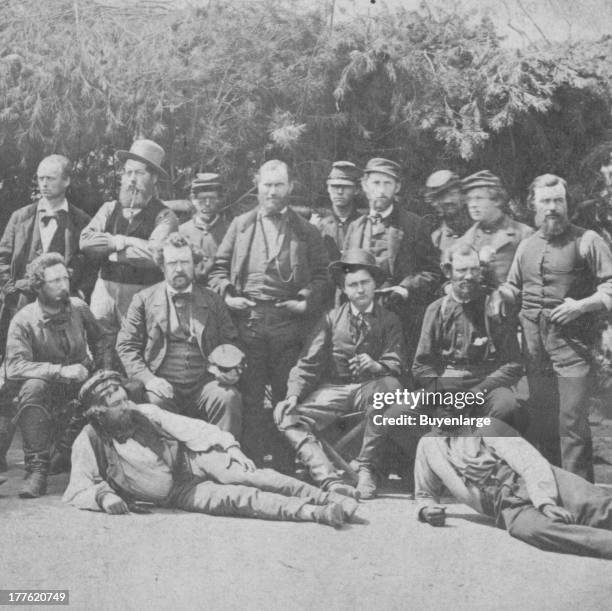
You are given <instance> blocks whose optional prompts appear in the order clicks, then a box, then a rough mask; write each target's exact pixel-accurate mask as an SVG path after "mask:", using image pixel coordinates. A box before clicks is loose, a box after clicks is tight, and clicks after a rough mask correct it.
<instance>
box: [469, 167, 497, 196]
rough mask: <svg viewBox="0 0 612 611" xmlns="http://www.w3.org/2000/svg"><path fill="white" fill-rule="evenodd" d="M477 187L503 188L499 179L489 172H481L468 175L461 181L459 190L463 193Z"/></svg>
mask: <svg viewBox="0 0 612 611" xmlns="http://www.w3.org/2000/svg"><path fill="white" fill-rule="evenodd" d="M479 187H493V188H501V189H503V188H504V186H503V184H502V181H501V179H500V178H499V177H498V176H495V174H493V173H492V172H489V170H481V171H480V172H476V174H470V175H469V176H466V177H465V178H464V179H463V180H462V181H461V188H462V189H463V191H464V192H465V191H470V190H472V189H478V188H479Z"/></svg>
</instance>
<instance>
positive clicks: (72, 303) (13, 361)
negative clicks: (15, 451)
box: [2, 253, 105, 498]
mask: <svg viewBox="0 0 612 611" xmlns="http://www.w3.org/2000/svg"><path fill="white" fill-rule="evenodd" d="M27 278H28V281H29V283H30V286H31V288H32V290H34V292H35V293H36V295H37V298H36V301H35V302H33V303H30V304H28V305H26V306H24V307H23V308H22V309H21V310H19V312H17V314H16V315H15V317H14V318H13V320H12V321H11V325H10V327H9V332H8V340H7V353H6V376H7V382H6V386H5V387H4V388H3V389H2V402H3V403H4V402H9V403H10V402H11V401H12V400H13V398H14V397H17V401H18V412H17V416H16V418H15V419H16V420H17V422H18V424H19V426H20V428H21V433H22V436H23V451H24V456H25V465H26V470H27V471H28V473H29V476H28V477H27V479H26V481H25V484H24V486H23V488H22V490H21V492H20V496H21V497H22V498H36V497H39V496H41V495H44V494H45V493H46V488H47V472H48V470H49V458H50V457H49V452H50V450H51V446H52V442H53V441H54V439H53V437H54V435H53V432H54V428H55V427H56V424H57V420H58V418H59V417H60V415H61V412H62V411H64V410H66V409H67V407H69V406H70V404H71V402H72V401H73V400H74V399H75V398H76V397H77V395H78V390H79V387H80V385H81V384H82V383H83V382H84V381H85V380H86V379H87V378H88V377H89V374H90V372H91V371H93V370H94V369H95V368H96V367H95V366H94V365H96V366H99V365H100V364H101V363H102V361H103V360H104V356H105V355H104V354H103V342H102V341H101V340H102V332H101V329H100V327H99V325H98V323H97V322H96V320H95V318H94V317H93V315H92V313H91V312H90V310H89V308H88V307H87V304H86V303H85V302H84V301H82V300H81V299H79V298H78V297H70V279H69V275H68V269H67V268H66V264H65V263H64V258H63V257H62V256H61V255H60V254H58V253H46V254H43V255H40V256H39V257H37V258H36V259H34V261H32V263H30V265H29V266H28V268H27ZM90 354H91V355H93V361H92V359H91V357H90Z"/></svg>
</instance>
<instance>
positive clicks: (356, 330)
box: [350, 312, 370, 344]
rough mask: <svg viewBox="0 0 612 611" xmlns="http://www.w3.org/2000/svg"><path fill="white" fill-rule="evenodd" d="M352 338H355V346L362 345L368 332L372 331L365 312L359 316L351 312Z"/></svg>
mask: <svg viewBox="0 0 612 611" xmlns="http://www.w3.org/2000/svg"><path fill="white" fill-rule="evenodd" d="M350 322H351V337H352V338H353V340H354V342H355V344H360V343H361V342H363V340H364V339H365V337H366V335H367V333H368V331H369V330H370V325H369V323H368V321H367V318H366V314H364V313H363V312H359V313H358V314H357V315H355V314H353V313H352V312H351V318H350Z"/></svg>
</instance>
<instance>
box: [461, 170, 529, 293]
mask: <svg viewBox="0 0 612 611" xmlns="http://www.w3.org/2000/svg"><path fill="white" fill-rule="evenodd" d="M462 186H463V195H464V197H465V201H466V204H467V208H468V212H469V214H470V216H471V217H472V221H474V224H473V225H472V226H471V227H470V228H469V229H468V230H467V231H466V232H465V234H463V236H461V238H460V239H459V242H460V243H461V244H467V245H468V246H471V247H472V248H474V249H475V250H476V251H477V252H478V256H479V257H480V260H481V261H482V262H483V263H485V264H486V265H487V268H488V270H489V272H490V273H489V277H488V278H486V280H487V281H488V283H489V284H491V288H497V287H498V286H499V285H500V284H502V283H503V282H505V281H506V278H507V276H508V271H509V270H510V265H512V259H513V258H514V253H515V252H516V249H517V247H518V245H519V243H520V242H521V241H522V240H524V239H525V238H527V237H529V236H530V235H532V234H533V229H532V228H531V227H529V226H528V225H524V224H523V223H519V222H518V221H515V220H513V219H511V218H510V217H509V216H508V214H506V212H505V209H506V206H507V203H508V193H507V192H506V190H505V189H504V187H503V185H502V182H501V180H500V179H499V178H498V177H497V176H495V174H492V173H491V172H489V171H488V170H483V171H482V172H477V173H476V174H472V175H471V176H467V177H466V178H464V179H463V181H462Z"/></svg>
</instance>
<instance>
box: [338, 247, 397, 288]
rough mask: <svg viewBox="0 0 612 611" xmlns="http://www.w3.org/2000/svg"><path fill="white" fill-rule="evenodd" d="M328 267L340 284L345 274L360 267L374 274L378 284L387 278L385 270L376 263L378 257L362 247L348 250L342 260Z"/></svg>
mask: <svg viewBox="0 0 612 611" xmlns="http://www.w3.org/2000/svg"><path fill="white" fill-rule="evenodd" d="M327 269H328V270H329V273H330V275H331V277H332V279H333V280H334V282H335V283H336V284H338V285H341V281H342V279H343V276H344V274H347V273H349V272H354V271H356V270H358V269H367V270H368V271H369V272H370V273H371V274H372V277H373V278H374V282H376V285H377V286H378V285H380V284H382V283H383V281H384V279H385V274H384V272H383V270H382V269H380V267H378V265H376V257H374V255H373V254H372V253H371V252H368V251H367V250H363V249H362V248H351V249H349V250H347V251H346V252H345V253H344V254H343V255H342V257H341V259H340V260H338V261H333V262H332V263H330V264H329V266H328V268H327Z"/></svg>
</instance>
